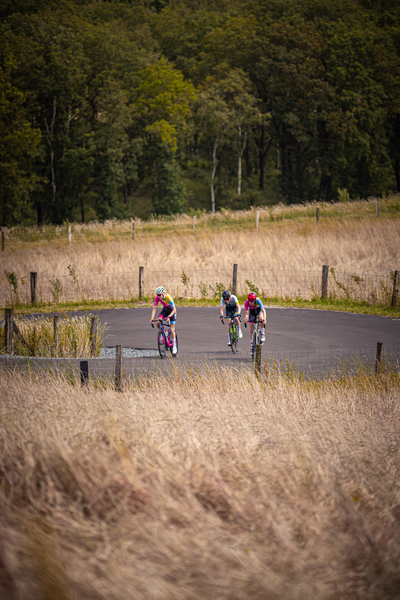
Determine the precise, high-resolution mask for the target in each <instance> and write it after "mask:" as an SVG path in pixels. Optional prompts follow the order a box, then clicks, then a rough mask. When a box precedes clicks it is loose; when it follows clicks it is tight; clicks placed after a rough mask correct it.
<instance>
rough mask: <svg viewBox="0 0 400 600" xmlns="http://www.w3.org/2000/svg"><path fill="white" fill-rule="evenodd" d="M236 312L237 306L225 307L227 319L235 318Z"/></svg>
mask: <svg viewBox="0 0 400 600" xmlns="http://www.w3.org/2000/svg"><path fill="white" fill-rule="evenodd" d="M235 312H236V307H235V308H234V309H233V310H228V308H226V309H225V313H226V314H225V319H233V317H234V316H235Z"/></svg>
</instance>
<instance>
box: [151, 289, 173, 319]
mask: <svg viewBox="0 0 400 600" xmlns="http://www.w3.org/2000/svg"><path fill="white" fill-rule="evenodd" d="M157 304H162V305H163V308H162V311H161V312H160V314H159V315H158V316H159V317H161V318H162V319H167V318H168V317H169V318H170V321H171V323H175V322H176V311H175V313H174V314H173V315H172V317H170V314H171V313H172V311H173V310H174V308H175V304H174V301H173V299H172V298H171V296H170V295H169V294H165V298H164V300H163V299H162V298H161V297H160V296H156V297H155V300H154V306H157Z"/></svg>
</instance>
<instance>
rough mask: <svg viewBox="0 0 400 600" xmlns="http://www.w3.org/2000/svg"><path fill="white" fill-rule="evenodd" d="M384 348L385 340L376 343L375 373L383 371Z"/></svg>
mask: <svg viewBox="0 0 400 600" xmlns="http://www.w3.org/2000/svg"><path fill="white" fill-rule="evenodd" d="M382 348H383V342H378V343H377V345H376V361H375V375H380V373H381V372H382Z"/></svg>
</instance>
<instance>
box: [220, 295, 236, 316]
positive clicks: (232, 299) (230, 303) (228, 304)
mask: <svg viewBox="0 0 400 600" xmlns="http://www.w3.org/2000/svg"><path fill="white" fill-rule="evenodd" d="M236 304H239V303H238V299H237V298H236V296H234V295H233V294H232V295H231V297H230V298H229V301H228V300H224V298H223V297H221V306H224V305H225V308H226V310H229V312H232V311H233V310H235V308H236Z"/></svg>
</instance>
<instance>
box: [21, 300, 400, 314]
mask: <svg viewBox="0 0 400 600" xmlns="http://www.w3.org/2000/svg"><path fill="white" fill-rule="evenodd" d="M246 297H247V296H238V299H239V302H240V304H241V306H242V307H243V305H244V301H245V299H246ZM261 300H262V302H263V304H264V305H265V307H266V308H268V307H272V306H276V307H279V306H282V307H291V308H308V309H310V308H311V309H317V310H334V311H341V312H350V313H360V314H366V315H380V316H384V317H392V318H397V319H400V306H397V307H392V306H384V305H380V304H368V303H367V302H365V301H359V302H357V301H355V300H354V301H353V300H349V299H342V300H336V299H333V298H327V299H326V300H321V299H320V298H314V299H313V300H303V299H301V298H294V299H291V298H279V297H275V298H265V297H261ZM175 301H176V303H177V306H178V308H179V307H180V306H215V307H218V306H219V304H220V299H219V298H215V299H214V298H183V297H177V298H175ZM153 302H154V297H153V296H144V297H143V298H142V299H141V300H139V299H138V298H132V299H131V300H77V301H74V302H64V303H60V304H54V303H46V302H40V303H39V304H36V305H34V306H32V305H31V304H19V305H18V306H15V307H14V312H15V314H35V313H38V312H40V313H59V312H71V311H74V312H75V311H92V310H106V309H111V308H142V307H148V308H150V307H152V306H153Z"/></svg>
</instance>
